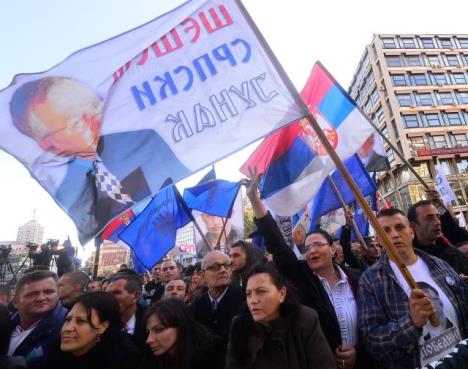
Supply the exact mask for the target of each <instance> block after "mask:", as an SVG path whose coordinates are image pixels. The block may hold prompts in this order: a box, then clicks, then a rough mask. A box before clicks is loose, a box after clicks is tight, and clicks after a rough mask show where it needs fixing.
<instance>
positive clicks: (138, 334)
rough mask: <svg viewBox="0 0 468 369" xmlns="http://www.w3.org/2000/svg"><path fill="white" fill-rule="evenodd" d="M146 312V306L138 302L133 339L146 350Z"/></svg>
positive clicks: (141, 348) (139, 346)
mask: <svg viewBox="0 0 468 369" xmlns="http://www.w3.org/2000/svg"><path fill="white" fill-rule="evenodd" d="M145 313H146V306H144V305H141V304H138V306H137V311H136V313H135V318H136V321H135V331H134V332H133V335H132V336H131V337H132V340H133V343H134V344H135V345H136V346H137V347H138V348H139V349H140V350H141V351H143V350H146V349H147V345H146V337H147V334H146V327H145V325H144V321H143V319H144V317H145Z"/></svg>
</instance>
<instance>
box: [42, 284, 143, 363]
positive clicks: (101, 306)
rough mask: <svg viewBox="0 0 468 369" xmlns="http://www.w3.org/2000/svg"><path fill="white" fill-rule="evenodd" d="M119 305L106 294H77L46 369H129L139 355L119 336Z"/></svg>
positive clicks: (128, 338)
mask: <svg viewBox="0 0 468 369" xmlns="http://www.w3.org/2000/svg"><path fill="white" fill-rule="evenodd" d="M122 327H123V326H122V322H121V320H120V313H119V305H118V303H117V300H116V299H115V297H114V296H112V295H111V294H109V293H106V292H91V293H85V294H83V295H81V296H80V297H79V298H78V300H77V301H76V303H75V305H73V307H72V309H71V310H70V312H69V313H68V315H67V317H66V319H65V322H64V324H63V327H62V332H61V340H60V349H59V350H58V349H57V350H56V351H55V352H53V353H52V354H51V356H50V360H49V365H48V366H47V368H48V369H59V368H60V369H63V368H65V369H75V368H76V369H133V368H135V367H138V365H139V363H140V362H141V360H140V352H139V350H138V349H137V347H136V346H135V345H134V344H133V342H132V341H131V338H130V336H129V335H127V334H125V333H123V331H122Z"/></svg>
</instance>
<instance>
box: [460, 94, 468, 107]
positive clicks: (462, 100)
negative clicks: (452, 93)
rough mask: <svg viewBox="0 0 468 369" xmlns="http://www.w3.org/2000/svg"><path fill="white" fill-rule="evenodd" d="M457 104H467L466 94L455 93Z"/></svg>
mask: <svg viewBox="0 0 468 369" xmlns="http://www.w3.org/2000/svg"><path fill="white" fill-rule="evenodd" d="M457 97H458V102H459V103H460V104H468V92H457Z"/></svg>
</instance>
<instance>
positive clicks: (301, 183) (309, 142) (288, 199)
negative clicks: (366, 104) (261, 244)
mask: <svg viewBox="0 0 468 369" xmlns="http://www.w3.org/2000/svg"><path fill="white" fill-rule="evenodd" d="M301 97H302V98H303V100H304V102H305V103H306V104H307V106H308V108H309V110H310V112H311V113H312V114H313V116H314V118H315V119H316V121H317V122H318V123H319V125H320V127H321V128H322V130H323V131H324V132H325V134H326V136H327V138H328V140H329V142H330V143H331V145H332V147H333V148H334V149H335V151H336V152H337V154H338V156H339V157H340V158H341V159H342V160H344V159H347V158H349V157H350V156H351V155H353V154H355V153H356V152H357V151H358V150H359V149H360V147H361V146H362V145H363V144H364V143H365V141H366V140H367V139H368V138H369V137H370V136H372V135H373V134H374V128H373V127H372V126H371V125H370V124H369V122H368V119H367V117H365V116H364V115H363V114H362V112H361V111H360V109H359V108H358V107H357V105H356V103H355V102H354V101H353V99H352V98H351V97H350V96H349V95H348V93H347V92H346V91H345V90H344V89H343V88H342V87H341V86H340V85H339V84H338V83H337V81H336V80H335V79H334V78H333V77H332V76H331V74H330V73H329V72H328V71H327V70H326V69H325V68H324V67H323V66H322V64H320V63H316V64H315V65H314V67H313V69H312V72H311V75H310V77H309V79H308V81H307V83H306V85H305V87H304V88H303V90H302V92H301ZM254 167H256V168H257V172H258V173H263V178H262V180H261V183H260V191H261V196H262V197H263V198H265V199H266V201H267V204H268V206H269V207H270V208H271V209H272V210H273V211H274V212H275V213H276V214H278V215H286V216H291V215H294V214H296V213H297V212H298V211H300V210H301V209H302V208H303V207H304V206H305V204H307V203H308V202H309V201H310V200H311V199H312V197H314V195H315V194H316V193H317V191H318V190H319V188H320V186H321V184H322V183H323V181H324V180H325V178H326V177H327V175H328V174H329V173H330V172H331V171H332V170H333V169H334V168H335V165H334V163H333V161H332V160H331V158H330V157H329V156H328V154H327V152H326V150H325V148H324V147H323V146H322V144H321V143H320V140H319V138H318V137H317V135H316V133H315V132H314V131H313V129H312V127H311V125H310V124H309V123H308V122H307V120H305V119H302V120H299V121H296V122H295V123H293V124H291V125H290V126H288V127H286V128H283V129H281V130H279V131H278V132H275V133H273V134H272V135H270V136H269V137H267V138H266V139H265V140H264V141H263V142H262V143H261V144H260V146H259V147H258V148H257V150H255V152H254V153H253V154H252V155H251V156H250V157H249V159H248V160H247V161H246V162H245V163H244V164H243V165H242V167H241V169H240V170H241V172H242V173H244V174H246V175H248V173H249V168H254Z"/></svg>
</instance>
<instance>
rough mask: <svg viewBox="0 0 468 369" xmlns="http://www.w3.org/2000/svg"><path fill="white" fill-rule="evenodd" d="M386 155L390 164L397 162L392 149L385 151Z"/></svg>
mask: <svg viewBox="0 0 468 369" xmlns="http://www.w3.org/2000/svg"><path fill="white" fill-rule="evenodd" d="M385 153H386V154H387V159H388V161H389V162H390V163H391V162H392V161H394V160H395V153H394V152H393V150H392V149H387V150H385Z"/></svg>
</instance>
